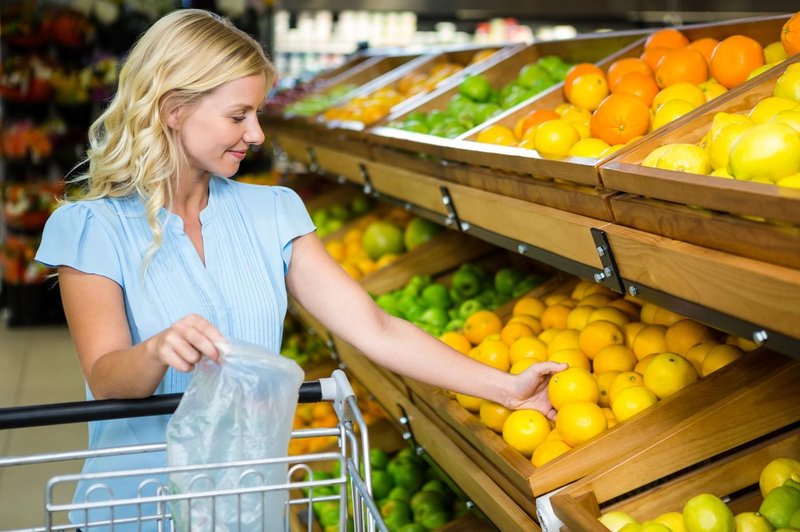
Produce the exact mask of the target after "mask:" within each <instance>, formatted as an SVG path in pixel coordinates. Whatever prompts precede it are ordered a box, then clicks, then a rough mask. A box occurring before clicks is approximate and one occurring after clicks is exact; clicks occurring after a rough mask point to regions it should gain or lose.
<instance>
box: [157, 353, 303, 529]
mask: <svg viewBox="0 0 800 532" xmlns="http://www.w3.org/2000/svg"><path fill="white" fill-rule="evenodd" d="M218 347H219V348H220V350H221V352H222V358H221V361H222V363H221V364H217V363H215V362H213V361H211V360H209V359H203V360H201V361H200V362H199V363H198V364H197V365H196V366H195V369H194V371H193V374H192V379H191V381H190V382H189V386H188V388H187V389H186V392H185V393H184V395H183V398H182V399H181V402H180V405H178V408H177V410H176V411H175V414H174V415H173V416H172V418H171V419H170V421H169V424H168V425H167V458H168V462H169V465H170V466H186V465H196V464H218V463H226V462H233V461H238V460H258V459H263V458H277V457H285V456H287V454H288V446H289V439H290V437H291V431H292V422H293V420H294V413H295V410H296V407H297V397H298V393H299V389H300V384H301V383H302V382H303V370H302V369H300V366H298V365H297V363H296V362H294V361H293V360H290V359H288V358H285V357H283V356H281V355H277V354H275V353H272V352H269V351H265V350H264V349H263V348H261V347H258V346H254V345H250V344H244V343H237V342H231V341H229V342H227V343H225V344H224V345H223V344H220V345H219V346H218ZM286 474H287V467H286V464H285V463H284V464H269V465H265V464H261V465H256V466H252V465H251V466H247V467H241V466H240V467H231V466H227V465H226V466H224V467H221V468H203V469H202V470H199V471H191V472H181V473H171V474H170V476H169V485H170V492H171V493H173V494H177V493H180V494H189V493H198V492H205V491H219V490H224V489H235V488H237V487H258V486H265V485H276V484H284V483H286V481H287V480H286ZM287 498H288V494H287V492H286V490H279V491H272V492H258V493H250V494H244V495H239V496H237V495H227V496H218V497H215V498H212V497H204V498H192V499H190V500H188V501H187V500H181V501H177V502H173V503H172V504H171V505H170V506H171V511H172V516H173V521H174V523H175V527H176V530H180V531H183V530H203V531H211V530H213V531H214V532H223V531H228V530H243V531H247V530H282V529H283V528H284V515H285V507H284V505H285V504H286V500H287ZM239 499H241V504H240V500H239ZM240 512H241V513H240ZM212 522H213V523H214V524H213V525H212Z"/></svg>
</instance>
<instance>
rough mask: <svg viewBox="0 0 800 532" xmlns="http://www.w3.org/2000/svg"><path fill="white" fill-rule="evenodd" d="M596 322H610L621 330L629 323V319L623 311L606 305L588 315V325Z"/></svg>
mask: <svg viewBox="0 0 800 532" xmlns="http://www.w3.org/2000/svg"><path fill="white" fill-rule="evenodd" d="M598 320H605V321H610V322H611V323H613V324H615V325H617V326H618V327H620V328H621V327H624V326H625V324H626V323H628V322H629V321H631V318H630V316H628V315H627V314H626V313H625V312H624V311H622V310H620V309H618V308H614V307H612V306H610V305H608V306H605V307H600V308H598V309H595V310H593V311H592V313H591V314H589V320H588V323H592V322H593V321H598Z"/></svg>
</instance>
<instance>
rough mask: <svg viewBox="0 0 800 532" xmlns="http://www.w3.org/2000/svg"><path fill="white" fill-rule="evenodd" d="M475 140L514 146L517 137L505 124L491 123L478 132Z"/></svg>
mask: <svg viewBox="0 0 800 532" xmlns="http://www.w3.org/2000/svg"><path fill="white" fill-rule="evenodd" d="M475 140H476V141H477V142H484V143H486V144H499V145H501V146H514V145H516V144H517V139H516V137H515V136H514V132H513V131H512V130H510V129H508V128H507V127H505V126H501V125H492V126H489V127H487V128H485V129H482V130H481V131H480V132H478V135H477V136H476V137H475Z"/></svg>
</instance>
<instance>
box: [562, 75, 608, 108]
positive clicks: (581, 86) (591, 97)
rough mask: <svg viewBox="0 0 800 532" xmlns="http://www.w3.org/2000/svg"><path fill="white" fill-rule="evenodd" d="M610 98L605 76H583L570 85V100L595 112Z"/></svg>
mask: <svg viewBox="0 0 800 532" xmlns="http://www.w3.org/2000/svg"><path fill="white" fill-rule="evenodd" d="M606 96H608V82H607V81H606V77H605V75H604V74H583V75H581V76H578V77H577V78H575V79H574V80H572V83H570V94H569V97H568V100H569V101H570V103H573V104H575V105H577V106H579V107H583V108H584V109H588V110H590V111H594V110H595V109H597V106H598V105H600V102H602V101H603V99H604V98H605V97H606Z"/></svg>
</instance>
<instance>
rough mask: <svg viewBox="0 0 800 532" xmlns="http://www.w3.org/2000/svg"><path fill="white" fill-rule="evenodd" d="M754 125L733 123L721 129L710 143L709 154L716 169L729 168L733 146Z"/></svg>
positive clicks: (712, 165)
mask: <svg viewBox="0 0 800 532" xmlns="http://www.w3.org/2000/svg"><path fill="white" fill-rule="evenodd" d="M751 127H753V126H752V125H749V124H731V125H729V126H727V127H724V128H722V129H720V130H719V132H718V133H717V134H716V135H714V137H713V138H711V140H710V142H709V144H708V147H707V149H708V156H709V159H710V160H711V167H712V168H714V169H715V170H719V169H727V168H728V164H729V162H730V154H731V146H733V145H734V144H735V143H736V141H737V140H739V137H741V136H742V135H743V134H744V133H745V132H747V131H749V130H750V128H751Z"/></svg>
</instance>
